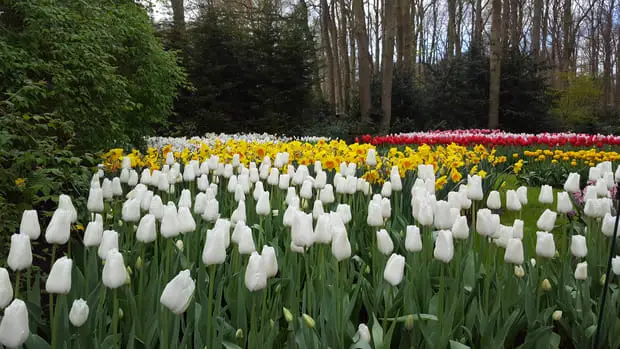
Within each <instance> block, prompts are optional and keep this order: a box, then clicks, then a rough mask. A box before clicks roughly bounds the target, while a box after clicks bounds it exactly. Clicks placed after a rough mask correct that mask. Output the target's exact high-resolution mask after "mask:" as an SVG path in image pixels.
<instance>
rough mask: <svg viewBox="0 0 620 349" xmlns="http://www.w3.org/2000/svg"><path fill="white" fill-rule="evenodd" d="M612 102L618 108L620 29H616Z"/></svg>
mask: <svg viewBox="0 0 620 349" xmlns="http://www.w3.org/2000/svg"><path fill="white" fill-rule="evenodd" d="M614 102H615V105H616V108H620V27H618V28H617V29H616V91H615V94H614Z"/></svg>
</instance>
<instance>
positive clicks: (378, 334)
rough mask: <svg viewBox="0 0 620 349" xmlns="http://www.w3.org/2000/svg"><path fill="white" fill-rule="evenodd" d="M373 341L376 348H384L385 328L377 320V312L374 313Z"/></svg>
mask: <svg viewBox="0 0 620 349" xmlns="http://www.w3.org/2000/svg"><path fill="white" fill-rule="evenodd" d="M371 331H372V341H373V342H374V344H375V348H383V328H382V327H381V324H380V323H379V321H378V320H377V317H376V316H375V314H372V330H371Z"/></svg>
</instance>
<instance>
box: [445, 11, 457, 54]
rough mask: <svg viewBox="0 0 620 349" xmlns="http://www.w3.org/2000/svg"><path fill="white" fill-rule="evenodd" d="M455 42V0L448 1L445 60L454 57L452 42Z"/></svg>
mask: <svg viewBox="0 0 620 349" xmlns="http://www.w3.org/2000/svg"><path fill="white" fill-rule="evenodd" d="M455 41H456V0H448V38H447V41H446V42H447V52H446V53H447V54H446V56H447V58H448V59H452V57H454V42H455Z"/></svg>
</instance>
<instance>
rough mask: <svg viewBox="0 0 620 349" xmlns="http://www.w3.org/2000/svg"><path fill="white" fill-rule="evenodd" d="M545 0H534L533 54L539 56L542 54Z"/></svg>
mask: <svg viewBox="0 0 620 349" xmlns="http://www.w3.org/2000/svg"><path fill="white" fill-rule="evenodd" d="M542 7H543V0H534V13H533V15H532V55H533V56H534V57H535V58H538V56H539V55H540V24H541V23H540V22H541V21H542Z"/></svg>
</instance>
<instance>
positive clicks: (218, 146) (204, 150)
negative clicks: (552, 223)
mask: <svg viewBox="0 0 620 349" xmlns="http://www.w3.org/2000/svg"><path fill="white" fill-rule="evenodd" d="M370 149H375V147H374V146H373V145H370V144H358V143H353V144H347V143H346V142H344V141H337V140H332V141H328V142H326V141H322V140H321V141H319V142H317V143H302V142H299V141H292V142H282V143H255V142H247V141H235V140H230V141H227V142H219V141H218V142H215V144H214V145H211V146H209V145H208V144H206V143H202V144H192V146H191V147H185V148H184V149H183V150H182V151H177V152H173V150H172V146H171V145H167V146H164V147H163V148H161V149H156V148H148V149H147V151H146V153H144V154H142V153H141V152H140V151H138V150H133V151H131V152H130V153H128V154H124V152H123V149H120V148H117V149H111V150H110V151H108V152H107V153H105V154H104V155H103V160H104V165H105V167H106V168H108V169H110V170H116V169H118V168H120V166H121V162H122V158H123V156H128V157H129V158H130V159H131V163H132V167H139V168H144V167H148V168H150V169H160V168H161V167H162V165H163V163H164V162H165V159H166V157H167V155H168V153H169V152H173V155H174V158H175V160H176V161H178V162H180V163H183V164H185V163H188V162H189V161H191V160H198V161H204V160H205V159H207V158H209V157H211V156H212V155H217V156H218V157H219V159H220V161H221V162H224V163H226V162H230V161H231V159H232V158H233V155H234V154H239V156H240V162H241V163H242V164H244V165H246V166H248V165H249V163H250V162H257V163H260V162H261V161H262V160H263V158H264V157H265V156H269V157H270V158H271V159H274V158H275V156H276V154H277V153H283V152H287V153H289V156H290V160H291V162H294V163H296V164H303V165H312V164H314V163H315V161H320V162H321V164H322V167H323V168H324V169H328V170H335V171H336V172H338V171H340V164H341V163H342V162H346V163H355V164H357V165H358V168H360V169H364V171H365V172H364V174H363V176H362V177H363V178H364V179H366V180H368V181H369V182H371V183H382V182H383V181H384V180H385V178H387V177H388V176H389V171H390V169H391V168H392V167H393V166H397V167H398V169H399V173H400V174H401V175H403V176H404V175H405V174H406V173H407V171H411V170H415V169H417V167H418V165H420V164H433V165H434V166H435V168H436V169H437V171H438V172H437V173H438V179H437V186H438V187H439V188H441V187H443V185H445V183H446V182H447V181H448V179H449V180H451V181H452V182H454V183H457V182H459V181H461V179H462V177H463V175H465V174H467V173H472V174H480V175H483V176H484V175H486V172H485V171H483V170H478V168H479V166H483V167H484V168H488V167H494V166H497V165H499V164H504V163H506V161H507V158H506V156H500V155H498V154H497V151H496V149H490V150H489V149H487V148H485V147H484V146H482V145H478V146H476V147H474V148H470V149H468V148H467V147H463V146H458V145H455V144H451V145H447V146H437V147H431V146H428V145H421V146H418V147H416V148H415V149H414V148H411V147H399V148H396V147H393V148H390V149H387V151H386V152H384V153H379V154H378V156H377V159H376V160H377V164H376V166H367V165H366V158H367V155H368V151H369V150H370Z"/></svg>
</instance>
